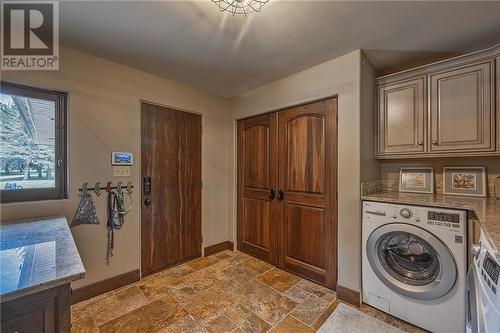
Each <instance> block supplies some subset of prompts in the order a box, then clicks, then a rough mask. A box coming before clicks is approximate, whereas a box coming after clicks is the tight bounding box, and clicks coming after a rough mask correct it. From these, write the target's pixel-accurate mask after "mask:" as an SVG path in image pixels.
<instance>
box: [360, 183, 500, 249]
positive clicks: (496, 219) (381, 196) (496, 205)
mask: <svg viewBox="0 0 500 333" xmlns="http://www.w3.org/2000/svg"><path fill="white" fill-rule="evenodd" d="M361 199H363V200H370V201H380V202H393V203H399V204H407V205H422V206H431V207H441V208H452V209H463V210H467V211H469V213H471V214H469V218H471V219H475V220H478V221H479V224H480V225H481V228H482V229H483V230H484V231H485V233H486V235H487V236H488V237H489V239H490V240H491V244H492V245H493V246H495V250H496V252H497V255H499V252H498V250H499V249H500V200H495V199H492V198H475V197H460V196H452V195H443V194H423V193H402V192H395V191H380V192H375V193H372V194H366V195H362V196H361Z"/></svg>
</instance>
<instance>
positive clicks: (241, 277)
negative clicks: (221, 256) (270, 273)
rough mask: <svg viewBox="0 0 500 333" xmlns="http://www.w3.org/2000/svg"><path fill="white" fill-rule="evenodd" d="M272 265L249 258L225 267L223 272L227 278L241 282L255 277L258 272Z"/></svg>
mask: <svg viewBox="0 0 500 333" xmlns="http://www.w3.org/2000/svg"><path fill="white" fill-rule="evenodd" d="M272 267H273V266H271V265H269V264H268V263H265V262H263V261H260V260H257V259H253V258H252V259H249V260H246V261H244V262H241V263H239V264H236V265H233V266H231V267H229V268H228V269H226V270H225V271H224V272H223V274H225V275H226V276H227V277H228V278H230V279H232V280H234V281H236V282H237V283H238V284H243V283H246V282H248V281H251V280H253V279H255V278H256V277H257V276H259V275H260V274H262V273H264V272H265V271H267V270H269V269H271V268H272Z"/></svg>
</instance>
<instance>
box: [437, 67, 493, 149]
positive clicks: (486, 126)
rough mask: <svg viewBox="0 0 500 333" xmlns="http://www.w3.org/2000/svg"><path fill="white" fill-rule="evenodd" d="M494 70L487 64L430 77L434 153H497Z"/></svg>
mask: <svg viewBox="0 0 500 333" xmlns="http://www.w3.org/2000/svg"><path fill="white" fill-rule="evenodd" d="M492 69H493V64H492V63H491V62H485V63H480V64H477V65H472V66H468V67H462V68H458V69H455V70H450V71H446V72H441V73H437V74H432V75H430V77H429V81H430V129H431V130H430V140H431V145H430V152H431V153H440V152H469V151H489V150H494V149H495V144H494V142H495V141H494V135H493V133H494V129H495V118H494V114H493V112H494V107H493V99H492V96H493V94H492V91H491V89H492V83H491V78H492V73H491V71H492Z"/></svg>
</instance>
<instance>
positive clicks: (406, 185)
mask: <svg viewBox="0 0 500 333" xmlns="http://www.w3.org/2000/svg"><path fill="white" fill-rule="evenodd" d="M399 192H412V193H434V169H433V168H432V167H402V168H401V169H400V170H399Z"/></svg>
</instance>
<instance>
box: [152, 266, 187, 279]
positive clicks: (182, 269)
mask: <svg viewBox="0 0 500 333" xmlns="http://www.w3.org/2000/svg"><path fill="white" fill-rule="evenodd" d="M193 272H194V269H192V268H191V267H189V266H188V265H186V264H182V265H179V266H175V267H172V268H169V269H166V270H164V271H161V272H159V273H158V274H157V275H159V276H171V277H176V278H181V277H183V276H185V275H187V274H189V273H193Z"/></svg>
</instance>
